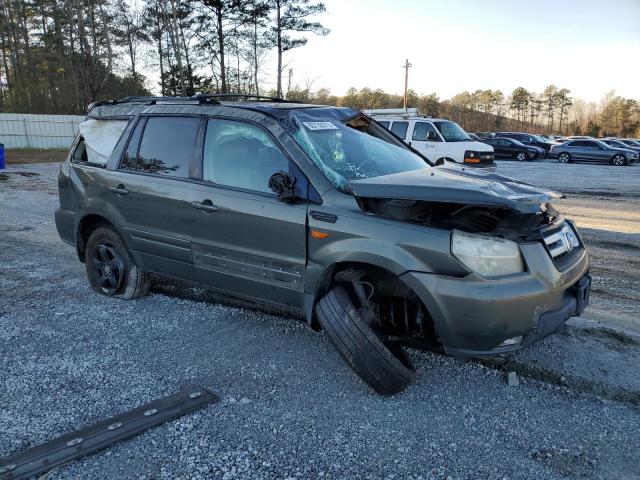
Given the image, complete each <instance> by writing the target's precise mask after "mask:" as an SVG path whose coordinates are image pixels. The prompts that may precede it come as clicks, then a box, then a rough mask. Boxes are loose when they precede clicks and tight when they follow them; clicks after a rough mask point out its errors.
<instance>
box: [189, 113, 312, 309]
mask: <svg viewBox="0 0 640 480" xmlns="http://www.w3.org/2000/svg"><path fill="white" fill-rule="evenodd" d="M294 169H295V167H294V166H293V164H292V163H291V161H290V160H289V159H288V158H287V157H286V156H285V155H284V153H283V151H282V150H281V148H280V147H279V146H278V145H277V143H276V142H275V140H274V139H273V138H272V137H271V136H270V135H269V134H268V133H267V132H266V131H265V130H263V129H262V128H261V127H259V126H257V125H255V124H251V123H246V122H242V121H235V120H227V119H210V120H209V121H208V124H207V130H206V134H205V144H204V153H203V162H202V182H200V183H199V184H194V185H193V186H192V193H191V208H193V209H194V211H197V212H198V214H199V220H198V221H196V222H195V223H194V225H193V226H192V228H191V232H192V236H193V245H192V249H193V262H194V268H195V272H196V276H197V277H198V279H199V280H200V281H201V282H202V283H205V284H208V285H210V286H212V287H214V288H216V289H218V290H222V291H225V292H227V293H229V294H232V295H236V296H239V297H245V298H248V299H252V300H259V301H264V302H268V303H277V304H281V305H286V306H290V307H294V308H301V307H302V305H303V292H304V271H305V265H306V258H307V249H306V243H307V242H306V238H307V232H306V229H307V227H306V225H307V205H306V203H304V202H299V203H284V202H282V201H280V200H278V198H277V197H276V195H275V194H274V193H273V192H272V191H271V189H270V188H269V179H270V177H271V175H272V174H273V173H275V172H278V171H285V172H290V171H293V170H294ZM295 170H297V169H295ZM301 184H302V182H300V185H301ZM301 196H304V197H306V189H305V192H304V193H303V192H301Z"/></svg>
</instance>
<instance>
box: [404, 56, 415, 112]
mask: <svg viewBox="0 0 640 480" xmlns="http://www.w3.org/2000/svg"><path fill="white" fill-rule="evenodd" d="M412 66H413V65H411V64H410V63H409V59H408V58H407V59H406V60H405V61H404V65H403V67H402V68H404V111H405V112H406V111H407V89H408V88H409V67H412Z"/></svg>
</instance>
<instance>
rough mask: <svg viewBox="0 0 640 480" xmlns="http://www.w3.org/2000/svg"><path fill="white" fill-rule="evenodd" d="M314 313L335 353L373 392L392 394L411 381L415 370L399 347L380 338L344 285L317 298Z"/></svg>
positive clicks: (405, 386) (413, 379)
mask: <svg viewBox="0 0 640 480" xmlns="http://www.w3.org/2000/svg"><path fill="white" fill-rule="evenodd" d="M316 315H317V316H318V320H319V321H320V324H321V325H322V327H323V329H324V331H325V332H326V334H327V336H328V337H329V341H330V342H331V343H332V344H333V346H334V347H335V349H336V350H337V351H338V353H340V355H341V356H342V358H343V359H344V360H345V361H346V362H347V364H348V365H349V367H351V369H352V370H353V371H354V372H355V373H356V374H357V375H358V376H359V377H360V378H361V379H362V380H363V381H364V382H365V383H366V384H367V385H369V386H370V387H371V388H373V389H374V390H375V391H376V392H377V393H379V394H381V395H393V394H395V393H398V392H400V391H402V390H404V389H405V388H407V387H408V386H409V385H410V384H411V383H413V382H414V381H415V371H414V369H413V367H412V365H411V363H410V361H409V359H408V358H407V356H406V354H405V353H404V351H403V350H402V347H401V346H400V345H397V344H394V345H393V346H392V347H388V346H387V345H385V344H384V343H383V342H382V340H381V339H380V338H379V337H378V335H377V334H376V332H375V331H374V330H373V329H372V328H371V327H370V326H369V325H368V324H367V323H366V322H365V321H364V319H363V318H362V316H361V315H360V313H359V312H358V310H357V308H356V307H355V305H354V303H353V301H352V300H351V298H350V297H349V294H348V292H347V290H346V289H345V288H343V287H336V288H334V289H333V290H331V291H329V293H327V295H325V296H324V297H323V298H321V299H320V301H319V302H318V304H317V305H316Z"/></svg>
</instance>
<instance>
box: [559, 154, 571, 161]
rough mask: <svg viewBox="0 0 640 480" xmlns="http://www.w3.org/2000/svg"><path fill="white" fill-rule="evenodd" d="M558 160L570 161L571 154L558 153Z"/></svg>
mask: <svg viewBox="0 0 640 480" xmlns="http://www.w3.org/2000/svg"><path fill="white" fill-rule="evenodd" d="M558 161H559V162H560V163H569V162H570V161H571V156H570V155H569V154H568V153H561V154H560V155H558Z"/></svg>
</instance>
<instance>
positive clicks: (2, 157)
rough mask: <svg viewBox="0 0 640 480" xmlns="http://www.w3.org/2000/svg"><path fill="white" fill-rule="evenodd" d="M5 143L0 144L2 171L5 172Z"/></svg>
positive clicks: (0, 167) (0, 168) (0, 165)
mask: <svg viewBox="0 0 640 480" xmlns="http://www.w3.org/2000/svg"><path fill="white" fill-rule="evenodd" d="M4 167H5V164H4V143H0V170H4Z"/></svg>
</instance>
